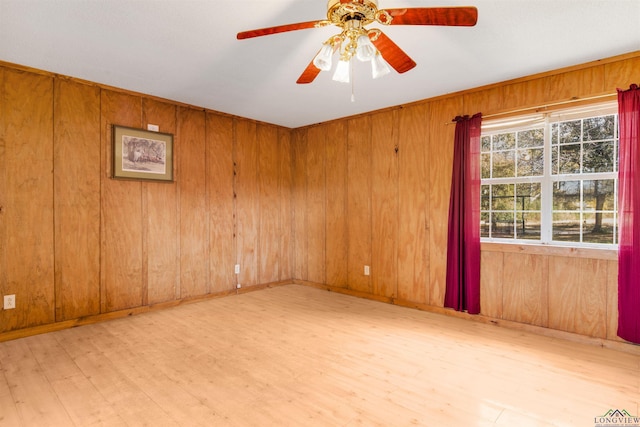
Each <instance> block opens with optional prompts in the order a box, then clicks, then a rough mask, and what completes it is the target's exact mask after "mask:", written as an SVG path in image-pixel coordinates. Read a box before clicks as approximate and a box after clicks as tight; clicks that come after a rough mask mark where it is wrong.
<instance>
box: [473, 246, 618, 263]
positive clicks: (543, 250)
mask: <svg viewBox="0 0 640 427" xmlns="http://www.w3.org/2000/svg"><path fill="white" fill-rule="evenodd" d="M480 250H481V251H482V252H510V253H522V254H532V255H554V256H566V257H574V258H592V259H604V260H611V261H617V260H618V250H617V249H598V248H575V247H567V246H554V245H539V244H538V245H536V244H521V243H502V242H501V243H496V242H481V243H480Z"/></svg>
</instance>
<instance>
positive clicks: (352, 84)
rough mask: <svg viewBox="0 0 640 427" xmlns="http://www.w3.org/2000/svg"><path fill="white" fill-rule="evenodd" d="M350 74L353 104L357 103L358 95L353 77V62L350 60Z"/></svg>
mask: <svg viewBox="0 0 640 427" xmlns="http://www.w3.org/2000/svg"><path fill="white" fill-rule="evenodd" d="M349 73H351V102H356V94H355V89H354V82H353V80H354V78H353V77H354V76H353V60H349Z"/></svg>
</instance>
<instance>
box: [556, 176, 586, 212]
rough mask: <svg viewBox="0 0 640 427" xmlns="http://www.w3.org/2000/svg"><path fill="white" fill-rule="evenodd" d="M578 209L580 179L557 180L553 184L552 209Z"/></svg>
mask: <svg viewBox="0 0 640 427" xmlns="http://www.w3.org/2000/svg"><path fill="white" fill-rule="evenodd" d="M579 209H580V181H558V182H555V183H554V184H553V210H554V211H577V210H579Z"/></svg>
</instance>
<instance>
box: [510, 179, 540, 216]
mask: <svg viewBox="0 0 640 427" xmlns="http://www.w3.org/2000/svg"><path fill="white" fill-rule="evenodd" d="M540 188H541V187H540V183H539V182H533V183H526V184H516V203H517V206H516V209H518V210H523V211H539V210H540Z"/></svg>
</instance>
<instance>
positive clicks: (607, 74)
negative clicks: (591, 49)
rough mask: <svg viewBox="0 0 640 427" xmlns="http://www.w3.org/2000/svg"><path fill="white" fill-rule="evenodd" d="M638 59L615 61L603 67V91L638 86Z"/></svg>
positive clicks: (639, 69)
mask: <svg viewBox="0 0 640 427" xmlns="http://www.w3.org/2000/svg"><path fill="white" fill-rule="evenodd" d="M638 82H640V57H636V58H630V59H628V60H626V61H617V62H613V63H610V64H606V65H605V66H604V88H603V90H604V91H607V92H612V93H615V91H616V89H629V86H630V85H631V84H632V83H635V84H640V83H638Z"/></svg>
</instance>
